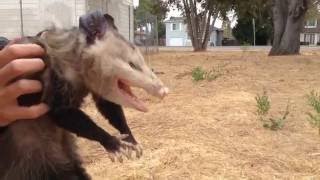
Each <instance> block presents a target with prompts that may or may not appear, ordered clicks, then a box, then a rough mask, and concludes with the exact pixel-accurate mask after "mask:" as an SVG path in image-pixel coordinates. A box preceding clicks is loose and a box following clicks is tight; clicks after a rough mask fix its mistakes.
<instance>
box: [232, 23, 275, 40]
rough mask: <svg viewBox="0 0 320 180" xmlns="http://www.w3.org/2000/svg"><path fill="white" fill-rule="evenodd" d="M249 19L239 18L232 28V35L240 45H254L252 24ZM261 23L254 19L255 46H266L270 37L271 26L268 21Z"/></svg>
mask: <svg viewBox="0 0 320 180" xmlns="http://www.w3.org/2000/svg"><path fill="white" fill-rule="evenodd" d="M252 19H253V18H251V17H241V18H239V19H238V23H237V25H236V26H235V27H234V28H233V30H232V34H233V36H234V37H235V38H236V39H237V40H238V41H239V43H240V44H248V43H249V44H254V42H253V41H254V39H253V24H252V23H253V22H252ZM265 20H266V22H261V21H260V20H259V19H256V21H255V23H256V26H255V27H256V29H255V30H256V42H255V43H256V45H267V44H268V42H270V39H271V36H272V24H271V22H270V20H268V19H265Z"/></svg>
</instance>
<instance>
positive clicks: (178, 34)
mask: <svg viewBox="0 0 320 180" xmlns="http://www.w3.org/2000/svg"><path fill="white" fill-rule="evenodd" d="M173 23H180V30H174V31H173V30H172V24H173ZM172 38H181V39H182V41H183V46H191V42H190V40H189V39H188V33H187V27H186V25H185V24H184V23H183V22H182V21H179V22H167V23H166V45H170V39H172Z"/></svg>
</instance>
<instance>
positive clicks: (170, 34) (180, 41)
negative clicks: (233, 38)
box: [165, 17, 223, 46]
mask: <svg viewBox="0 0 320 180" xmlns="http://www.w3.org/2000/svg"><path fill="white" fill-rule="evenodd" d="M165 23H166V46H192V43H191V39H190V37H189V35H188V28H187V25H186V23H185V22H184V18H183V17H171V18H170V19H169V20H167V21H165ZM222 39H223V30H221V29H218V28H215V27H213V26H211V27H210V39H209V43H208V45H209V46H221V44H222Z"/></svg>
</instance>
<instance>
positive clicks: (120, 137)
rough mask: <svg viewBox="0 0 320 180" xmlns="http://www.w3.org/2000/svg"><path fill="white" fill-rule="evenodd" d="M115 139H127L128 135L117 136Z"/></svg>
mask: <svg viewBox="0 0 320 180" xmlns="http://www.w3.org/2000/svg"><path fill="white" fill-rule="evenodd" d="M116 137H117V139H120V140H123V139H125V138H127V137H129V135H128V134H118V135H116Z"/></svg>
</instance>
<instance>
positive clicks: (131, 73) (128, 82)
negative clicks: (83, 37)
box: [83, 15, 168, 111]
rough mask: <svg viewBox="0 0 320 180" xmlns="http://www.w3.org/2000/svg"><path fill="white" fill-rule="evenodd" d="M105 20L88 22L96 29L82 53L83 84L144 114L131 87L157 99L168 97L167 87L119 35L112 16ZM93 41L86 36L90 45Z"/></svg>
mask: <svg viewBox="0 0 320 180" xmlns="http://www.w3.org/2000/svg"><path fill="white" fill-rule="evenodd" d="M104 19H105V20H106V21H105V20H104ZM104 19H102V20H101V22H99V21H94V23H92V22H91V25H92V24H96V25H94V27H96V29H95V30H93V31H92V32H94V33H92V32H91V33H90V32H89V34H91V35H92V34H97V36H95V37H94V41H93V42H92V44H91V45H90V46H89V47H88V48H86V49H85V52H84V57H85V58H84V60H83V62H84V63H85V65H84V66H83V67H84V68H86V69H85V70H84V71H83V72H84V73H85V75H84V76H83V77H84V81H85V83H86V85H87V86H88V87H89V88H90V89H91V91H93V92H94V93H96V94H98V95H100V96H102V97H103V98H104V99H107V100H110V101H112V102H114V103H116V104H119V105H123V106H127V107H131V108H135V109H137V110H140V111H147V108H146V107H145V105H144V104H143V102H142V101H141V100H139V99H138V98H137V97H136V96H135V95H134V94H133V92H132V91H131V88H130V87H131V86H132V87H138V88H142V89H144V90H145V91H146V92H148V93H149V94H151V95H153V96H156V97H159V98H163V97H164V96H165V95H167V93H168V88H167V87H165V86H164V84H163V83H162V82H161V80H160V79H159V78H158V77H157V76H156V75H155V74H154V72H153V71H152V70H151V69H150V68H149V67H148V66H147V64H146V63H145V61H144V58H143V56H142V54H141V52H140V50H139V49H138V48H137V47H136V46H135V45H133V44H132V43H131V42H129V41H127V40H126V39H125V38H124V37H123V36H121V35H120V34H119V33H118V31H117V29H116V28H115V25H114V23H113V19H112V17H110V16H106V15H105V16H104ZM95 20H96V19H95ZM88 21H89V23H90V20H88ZM97 22H98V23H97ZM85 23H88V22H85ZM99 23H102V24H100V25H99ZM97 24H98V25H97ZM91 30H92V28H91ZM101 34H103V35H101ZM87 35H88V34H87ZM92 39H93V38H92V37H89V38H88V37H87V40H89V43H91V42H90V41H91V40H92Z"/></svg>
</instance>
